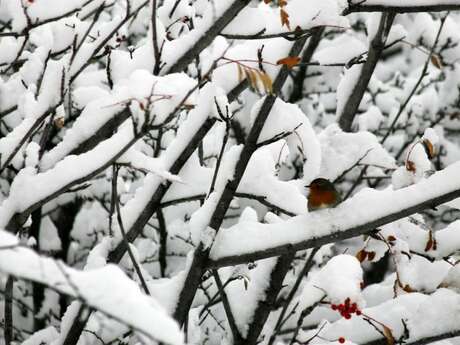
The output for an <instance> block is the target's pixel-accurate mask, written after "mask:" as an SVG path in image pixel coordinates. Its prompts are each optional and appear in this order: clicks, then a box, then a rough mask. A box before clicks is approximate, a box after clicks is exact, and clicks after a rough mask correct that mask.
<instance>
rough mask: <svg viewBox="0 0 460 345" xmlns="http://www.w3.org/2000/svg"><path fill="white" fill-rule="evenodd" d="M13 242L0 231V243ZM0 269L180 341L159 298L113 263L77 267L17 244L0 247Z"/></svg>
mask: <svg viewBox="0 0 460 345" xmlns="http://www.w3.org/2000/svg"><path fill="white" fill-rule="evenodd" d="M15 242H16V244H18V242H17V241H16V240H15V238H14V236H12V235H11V234H8V233H7V232H5V231H3V230H1V231H0V243H9V244H11V243H15ZM11 262H15V265H14V266H13V265H11V264H10V263H11ZM0 271H1V272H3V273H6V274H12V275H14V276H16V277H20V278H23V279H26V280H31V281H35V282H40V283H42V284H45V285H46V286H48V287H50V288H52V289H54V290H56V291H59V292H61V293H64V294H66V295H70V296H72V297H74V298H77V299H79V300H81V301H84V302H85V304H87V305H89V306H90V307H93V308H95V309H97V310H100V311H102V312H103V313H106V314H107V315H109V316H111V317H114V318H116V319H117V320H120V321H121V322H123V323H125V324H127V325H129V326H131V327H133V328H134V329H135V330H137V331H139V332H141V333H142V334H144V335H146V336H148V337H150V338H153V339H157V340H160V341H162V342H166V343H168V344H182V343H183V338H182V333H181V331H180V329H179V327H178V326H177V324H176V322H175V321H174V320H172V318H171V317H170V316H169V315H168V314H167V313H166V312H165V311H164V310H163V308H162V307H161V306H160V304H159V302H158V301H156V300H155V299H154V298H153V297H150V296H146V295H144V294H143V293H142V292H141V291H140V289H139V287H138V286H137V284H136V283H134V282H133V281H132V280H131V279H129V278H128V277H127V276H126V275H125V274H124V273H123V272H122V271H121V270H120V268H118V267H117V266H115V265H107V266H105V267H102V268H99V269H90V270H86V271H78V270H75V269H73V268H71V267H68V266H66V265H65V264H64V263H62V262H58V261H55V260H53V259H51V258H47V257H42V256H40V255H38V254H36V253H35V252H34V251H32V250H30V249H28V248H25V247H21V246H19V245H18V246H17V247H15V248H12V249H3V250H1V251H0Z"/></svg>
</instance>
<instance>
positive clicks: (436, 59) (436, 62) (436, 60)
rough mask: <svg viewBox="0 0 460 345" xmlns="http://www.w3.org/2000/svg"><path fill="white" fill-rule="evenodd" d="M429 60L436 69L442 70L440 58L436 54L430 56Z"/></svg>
mask: <svg viewBox="0 0 460 345" xmlns="http://www.w3.org/2000/svg"><path fill="white" fill-rule="evenodd" d="M430 60H431V63H432V64H433V66H435V67H436V68H437V69H442V67H443V66H442V62H441V57H440V56H439V55H438V54H431V57H430Z"/></svg>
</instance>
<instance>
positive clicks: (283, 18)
mask: <svg viewBox="0 0 460 345" xmlns="http://www.w3.org/2000/svg"><path fill="white" fill-rule="evenodd" d="M280 19H281V26H284V25H286V27H287V28H288V29H289V31H291V25H290V23H289V14H288V13H287V12H286V11H285V10H284V9H283V8H280Z"/></svg>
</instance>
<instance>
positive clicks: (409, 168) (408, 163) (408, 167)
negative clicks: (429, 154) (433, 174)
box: [406, 160, 417, 173]
mask: <svg viewBox="0 0 460 345" xmlns="http://www.w3.org/2000/svg"><path fill="white" fill-rule="evenodd" d="M406 170H407V171H410V172H412V173H415V172H416V170H417V169H416V168H415V163H414V162H412V161H411V160H406Z"/></svg>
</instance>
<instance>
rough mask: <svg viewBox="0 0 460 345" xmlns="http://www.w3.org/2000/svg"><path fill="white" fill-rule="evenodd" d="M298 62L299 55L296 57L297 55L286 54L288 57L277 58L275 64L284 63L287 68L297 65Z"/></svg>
mask: <svg viewBox="0 0 460 345" xmlns="http://www.w3.org/2000/svg"><path fill="white" fill-rule="evenodd" d="M299 62H300V57H298V56H288V57H285V58H282V59H279V60H278V61H276V64H277V65H285V66H287V67H288V68H292V67H294V66H296V65H298V64H299Z"/></svg>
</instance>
